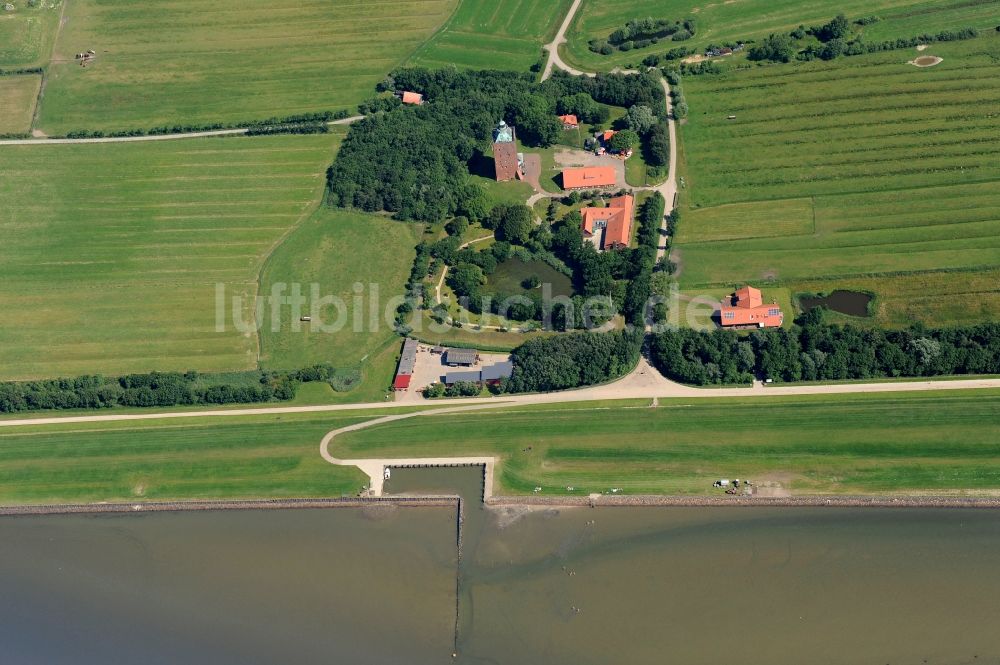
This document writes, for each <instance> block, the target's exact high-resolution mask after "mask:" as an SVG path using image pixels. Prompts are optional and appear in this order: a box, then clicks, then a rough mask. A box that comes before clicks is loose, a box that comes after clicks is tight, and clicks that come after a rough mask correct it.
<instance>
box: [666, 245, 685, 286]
mask: <svg viewBox="0 0 1000 665" xmlns="http://www.w3.org/2000/svg"><path fill="white" fill-rule="evenodd" d="M669 258H670V261H671V263H673V264H674V279H677V278H678V277H680V276H681V273H682V272H684V257H683V256H682V255H681V250H679V249H676V248H674V249H671V250H670V257H669Z"/></svg>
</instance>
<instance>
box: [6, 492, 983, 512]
mask: <svg viewBox="0 0 1000 665" xmlns="http://www.w3.org/2000/svg"><path fill="white" fill-rule="evenodd" d="M457 500H458V496H455V495H428V496H383V497H337V498H330V499H255V500H236V501H162V502H160V501H157V502H144V503H69V504H37V505H7V506H0V516H16V515H73V514H102V513H160V512H186V511H198V510H203V511H207V510H294V509H301V508H364V507H372V506H377V505H380V504H382V505H391V506H395V507H414V508H419V507H442V506H453V505H455V502H456V501H457ZM485 505H486V507H487V508H490V509H493V510H495V511H504V510H505V509H507V510H508V512H516V513H521V512H522V511H523V512H525V513H527V512H532V511H536V510H546V509H552V508H585V507H594V508H600V507H612V508H629V507H633V508H635V507H656V506H661V507H678V508H683V507H689V508H710V507H741V508H754V507H765V508H792V507H832V508H993V509H996V508H1000V498H993V497H950V496H938V497H935V496H884V497H881V496H798V497H796V496H792V497H750V496H656V495H645V496H607V495H601V496H600V497H586V496H581V497H571V496H564V497H540V496H498V497H492V498H489V499H487V500H486V502H485ZM509 509H513V510H509ZM510 517H514V515H510Z"/></svg>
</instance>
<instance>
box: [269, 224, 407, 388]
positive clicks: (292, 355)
mask: <svg viewBox="0 0 1000 665" xmlns="http://www.w3.org/2000/svg"><path fill="white" fill-rule="evenodd" d="M420 231H421V228H420V227H419V226H417V225H415V224H407V223H404V222H396V221H392V220H389V219H387V218H385V217H378V216H375V215H366V214H362V213H355V212H347V211H344V210H340V209H330V208H321V209H320V210H318V211H317V212H316V213H315V214H313V216H312V217H310V218H309V219H308V220H306V222H305V223H304V224H302V226H300V227H298V228H297V229H295V231H293V232H292V233H291V235H289V236H288V238H286V239H285V240H284V241H283V242H282V243H281V245H280V246H279V247H278V248H277V249H276V250H275V252H274V253H273V254H272V255H271V256H270V257H269V258H268V261H267V263H266V265H265V267H264V271H263V273H262V275H261V280H260V284H261V288H260V292H261V293H262V294H265V295H266V294H269V293H271V291H272V287H273V286H274V285H275V284H285V285H286V291H285V293H286V294H287V293H291V291H292V289H294V288H295V285H296V284H298V285H299V287H300V289H301V293H302V295H303V297H304V301H303V304H302V314H301V315H302V316H312V317H313V320H312V321H311V322H308V323H303V322H300V321H299V320H298V317H294V318H293V316H292V311H291V307H288V306H284V307H282V308H281V309H280V312H279V317H280V320H279V323H280V326H279V328H278V329H277V330H272V328H271V326H270V325H269V317H270V313H269V314H268V315H267V317H266V318H267V319H268V323H267V324H265V326H264V328H263V330H262V332H261V358H260V362H261V366H262V367H264V368H276V369H291V368H298V367H305V366H308V365H312V364H315V363H321V362H324V363H331V364H333V365H335V366H337V367H342V368H345V369H358V370H360V371H362V372H363V373H364V374H365V375H366V376H365V378H366V381H365V383H364V384H363V386H362V387H361V388H360V389H355V390H352V391H350V392H349V393H346V396H348V397H350V399H352V400H353V401H361V398H359V395H360V394H361V393H365V396H367V398H368V399H381V398H382V397H383V395H384V392H385V387H386V386H388V385H389V384H390V383H391V381H392V372H393V370H394V369H395V358H396V355H397V354H398V352H399V340H400V338H399V336H398V335H397V334H396V333H395V332H394V331H393V329H392V322H393V317H394V314H395V307H394V306H393V299H397V298H398V297H400V296H401V295H402V294H403V292H404V290H405V286H406V281H407V279H408V278H409V275H410V267H411V266H412V264H413V258H414V256H415V251H414V247H415V246H416V244H417V242H418V241H419V237H418V236H419V233H420ZM314 284H315V285H317V289H318V291H317V293H318V295H319V297H320V298H335V299H336V302H334V303H332V304H328V305H326V306H325V307H322V308H321V310H320V312H321V315H320V316H315V315H314V313H312V311H311V307H312V303H313V298H312V296H313V294H312V288H313V287H312V285H314ZM355 284H361V285H362V286H363V290H362V293H361V295H362V300H361V307H360V308H359V307H357V306H356V303H355V295H356V293H355V291H354V285H355ZM396 302H397V304H398V300H397V301H396ZM372 316H374V317H375V319H374V320H373V319H372ZM357 321H360V326H356V322H357ZM338 322H339V323H338ZM356 327H357V329H356ZM373 361H378V362H373Z"/></svg>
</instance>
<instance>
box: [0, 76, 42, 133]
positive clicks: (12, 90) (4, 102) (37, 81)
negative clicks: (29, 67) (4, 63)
mask: <svg viewBox="0 0 1000 665" xmlns="http://www.w3.org/2000/svg"><path fill="white" fill-rule="evenodd" d="M41 84H42V77H41V76H38V75H30V76H0V134H26V133H27V132H28V131H29V130H30V129H31V117H32V114H33V113H34V111H35V99H36V98H37V97H38V88H39V87H40V86H41Z"/></svg>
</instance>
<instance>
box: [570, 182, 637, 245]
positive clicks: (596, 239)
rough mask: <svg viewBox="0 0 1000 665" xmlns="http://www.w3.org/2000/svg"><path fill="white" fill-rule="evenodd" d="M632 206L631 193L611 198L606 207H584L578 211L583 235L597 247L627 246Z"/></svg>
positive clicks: (630, 230) (630, 235)
mask: <svg viewBox="0 0 1000 665" xmlns="http://www.w3.org/2000/svg"><path fill="white" fill-rule="evenodd" d="M634 208H635V198H634V197H633V196H632V195H631V194H626V195H625V196H618V197H615V198H613V199H611V200H610V201H609V202H608V207H607V208H584V209H583V210H581V211H580V215H582V216H583V224H582V225H581V230H582V231H583V237H584V238H585V239H587V240H589V241H590V242H592V243H594V246H595V247H597V248H598V249H618V248H620V247H628V244H629V242H630V241H631V240H632V211H633V210H634Z"/></svg>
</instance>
